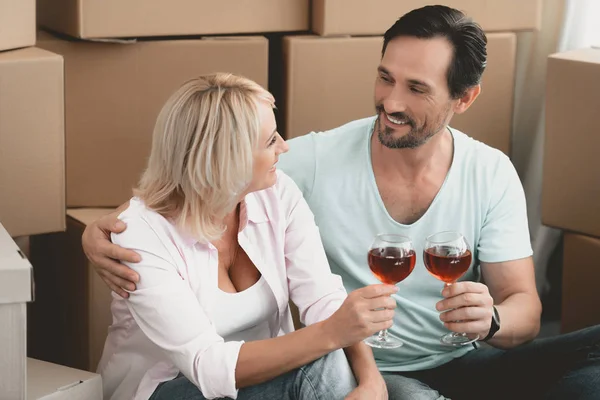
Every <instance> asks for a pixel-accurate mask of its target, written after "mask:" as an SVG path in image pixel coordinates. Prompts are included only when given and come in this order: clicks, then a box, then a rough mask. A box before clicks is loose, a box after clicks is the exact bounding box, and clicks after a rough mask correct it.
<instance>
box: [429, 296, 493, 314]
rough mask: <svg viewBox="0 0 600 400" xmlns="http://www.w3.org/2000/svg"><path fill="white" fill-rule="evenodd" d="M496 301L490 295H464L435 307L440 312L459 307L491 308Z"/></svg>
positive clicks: (443, 301)
mask: <svg viewBox="0 0 600 400" xmlns="http://www.w3.org/2000/svg"><path fill="white" fill-rule="evenodd" d="M493 302H494V300H493V299H492V298H491V296H490V295H489V294H487V295H485V294H482V293H473V292H469V293H462V294H459V295H457V296H453V297H449V298H446V299H444V300H440V301H438V302H437V304H436V305H435V308H436V309H437V310H438V311H444V310H451V309H453V308H459V307H473V306H481V307H488V306H489V307H491V306H492V303H493Z"/></svg>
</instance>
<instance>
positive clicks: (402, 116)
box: [375, 105, 415, 128]
mask: <svg viewBox="0 0 600 400" xmlns="http://www.w3.org/2000/svg"><path fill="white" fill-rule="evenodd" d="M375 109H376V110H377V113H378V114H381V113H386V114H387V115H389V116H390V117H392V118H394V119H399V120H401V121H406V123H408V124H409V125H410V126H411V127H412V128H414V127H415V121H414V120H413V119H412V118H411V117H410V116H408V114H406V113H404V112H401V111H400V112H395V113H388V112H387V111H385V108H384V107H383V106H382V105H379V106H377V107H375Z"/></svg>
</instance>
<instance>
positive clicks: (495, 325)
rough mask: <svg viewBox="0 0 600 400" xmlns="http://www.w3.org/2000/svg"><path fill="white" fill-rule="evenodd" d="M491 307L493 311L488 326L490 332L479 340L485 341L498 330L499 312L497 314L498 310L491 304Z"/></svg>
mask: <svg viewBox="0 0 600 400" xmlns="http://www.w3.org/2000/svg"><path fill="white" fill-rule="evenodd" d="M493 308H494V313H493V314H492V324H491V326H490V332H489V333H488V334H487V336H486V337H484V338H483V339H482V340H481V341H482V342H487V341H488V340H490V339H491V338H492V337H494V335H495V334H496V332H498V331H499V330H500V314H498V310H497V309H496V306H493Z"/></svg>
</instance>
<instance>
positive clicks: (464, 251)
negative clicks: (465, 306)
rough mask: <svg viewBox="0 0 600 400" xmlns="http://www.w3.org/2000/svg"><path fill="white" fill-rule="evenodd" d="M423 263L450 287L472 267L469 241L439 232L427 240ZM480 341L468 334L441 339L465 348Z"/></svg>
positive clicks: (458, 236) (459, 234)
mask: <svg viewBox="0 0 600 400" xmlns="http://www.w3.org/2000/svg"><path fill="white" fill-rule="evenodd" d="M424 249H425V250H424V251H423V261H424V263H425V267H426V268H427V270H428V271H429V272H430V273H431V275H433V276H435V277H436V278H437V279H439V280H441V281H442V282H444V283H445V286H446V287H448V286H450V285H452V284H454V283H456V281H457V280H458V279H459V278H460V277H461V276H463V275H464V274H465V273H466V272H467V271H468V270H469V267H470V266H471V260H472V258H473V256H472V254H471V249H470V248H469V243H467V239H465V237H464V236H463V235H462V234H461V233H459V232H452V231H448V232H439V233H435V234H433V235H431V236H428V237H427V239H425V247H424ZM477 340H479V336H477V337H475V338H469V337H468V336H467V334H466V333H456V332H452V333H448V334H446V335H444V336H442V337H441V338H440V341H441V342H442V343H444V344H448V345H451V346H457V347H460V346H464V345H467V344H470V343H473V342H475V341H477Z"/></svg>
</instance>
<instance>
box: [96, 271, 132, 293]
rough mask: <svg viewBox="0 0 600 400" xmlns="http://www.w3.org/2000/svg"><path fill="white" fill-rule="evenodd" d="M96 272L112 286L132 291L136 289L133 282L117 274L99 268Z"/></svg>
mask: <svg viewBox="0 0 600 400" xmlns="http://www.w3.org/2000/svg"><path fill="white" fill-rule="evenodd" d="M98 274H99V275H100V276H101V277H102V279H104V281H109V282H110V283H111V284H112V285H113V286H116V287H118V288H119V289H123V290H125V291H134V290H135V289H136V286H135V283H133V282H131V281H128V280H126V279H122V278H119V277H118V276H116V275H113V274H111V273H110V272H108V271H106V270H99V271H98Z"/></svg>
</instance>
